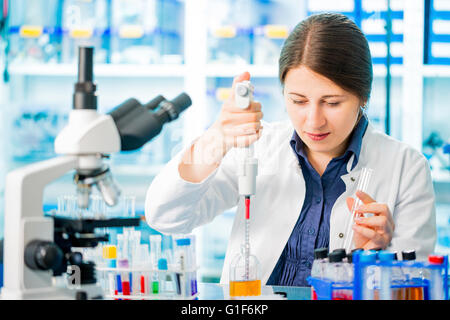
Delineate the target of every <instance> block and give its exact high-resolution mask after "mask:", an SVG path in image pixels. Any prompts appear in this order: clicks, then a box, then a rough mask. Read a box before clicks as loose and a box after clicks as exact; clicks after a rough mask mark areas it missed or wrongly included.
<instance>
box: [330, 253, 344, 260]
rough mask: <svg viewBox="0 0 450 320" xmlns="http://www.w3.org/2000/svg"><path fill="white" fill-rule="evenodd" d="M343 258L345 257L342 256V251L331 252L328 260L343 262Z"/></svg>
mask: <svg viewBox="0 0 450 320" xmlns="http://www.w3.org/2000/svg"><path fill="white" fill-rule="evenodd" d="M343 258H344V257H343V256H342V253H341V252H331V253H330V254H329V255H328V261H330V262H342V259H343Z"/></svg>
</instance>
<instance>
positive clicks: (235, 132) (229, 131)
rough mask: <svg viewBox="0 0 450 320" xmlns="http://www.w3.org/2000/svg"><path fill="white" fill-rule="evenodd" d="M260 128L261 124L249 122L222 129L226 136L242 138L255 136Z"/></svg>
mask: <svg viewBox="0 0 450 320" xmlns="http://www.w3.org/2000/svg"><path fill="white" fill-rule="evenodd" d="M261 128H262V125H261V122H250V123H244V124H241V125H236V126H233V127H231V126H230V127H226V128H224V129H223V131H224V133H225V134H226V135H231V136H242V135H251V134H256V133H258V131H259V130H260V129H261Z"/></svg>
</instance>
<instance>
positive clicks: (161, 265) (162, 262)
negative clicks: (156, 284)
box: [158, 258, 167, 270]
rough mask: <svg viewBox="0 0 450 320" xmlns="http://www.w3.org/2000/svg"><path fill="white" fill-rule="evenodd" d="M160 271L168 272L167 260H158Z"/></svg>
mask: <svg viewBox="0 0 450 320" xmlns="http://www.w3.org/2000/svg"><path fill="white" fill-rule="evenodd" d="M158 269H159V270H167V259H164V258H161V259H159V260H158Z"/></svg>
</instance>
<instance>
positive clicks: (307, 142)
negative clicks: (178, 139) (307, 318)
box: [145, 14, 436, 286]
mask: <svg viewBox="0 0 450 320" xmlns="http://www.w3.org/2000/svg"><path fill="white" fill-rule="evenodd" d="M279 78H280V82H281V85H282V89H283V96H284V102H285V106H286V110H287V113H288V115H289V118H290V119H289V121H284V122H277V123H267V122H262V120H261V119H262V117H263V113H262V111H261V104H260V103H258V102H253V103H251V105H250V106H249V108H248V109H246V110H242V109H239V108H237V107H236V105H235V101H234V87H235V85H236V83H238V82H240V81H244V80H249V79H250V74H249V73H248V72H244V73H243V74H241V75H239V76H237V77H236V78H235V79H234V81H233V88H232V89H233V90H232V91H231V92H232V94H231V97H230V98H229V99H228V101H226V102H225V103H224V104H223V106H222V110H221V112H220V115H219V117H218V119H217V121H216V122H215V123H214V124H213V125H212V126H211V127H210V128H209V129H208V130H207V131H206V132H205V133H204V134H202V135H201V136H200V137H198V138H197V139H195V140H194V141H193V142H192V144H190V145H189V146H188V147H187V148H186V149H185V150H183V151H181V152H180V153H179V154H178V155H176V156H175V157H174V158H173V159H172V160H171V161H170V162H169V163H168V164H167V165H166V166H165V167H164V168H163V170H162V171H161V172H160V173H159V174H158V175H157V176H156V177H155V179H154V180H153V182H152V184H151V185H150V187H149V189H148V192H147V199H146V204H145V210H146V219H147V222H148V223H149V225H150V226H151V227H153V228H155V229H156V230H159V231H160V232H162V233H168V234H171V233H189V232H191V231H192V230H193V229H194V228H196V227H198V226H201V225H204V224H206V223H208V222H210V221H212V220H213V219H214V217H216V216H217V215H219V214H221V213H222V212H224V211H225V210H227V209H230V208H233V207H235V206H237V205H238V211H237V212H238V214H236V216H235V219H234V223H233V227H232V231H231V236H230V239H229V243H228V248H227V252H226V257H225V262H224V268H223V271H222V278H221V283H228V281H229V265H230V262H231V259H232V258H233V257H234V256H235V255H236V254H238V253H239V252H240V245H241V244H242V243H243V235H244V215H243V214H239V212H241V211H239V210H241V209H242V207H241V206H242V202H240V201H239V193H238V187H237V174H236V169H237V166H238V159H239V157H240V156H241V153H242V149H240V148H236V147H245V146H248V145H250V144H253V145H254V150H255V156H256V157H257V158H258V160H259V171H258V176H257V186H256V195H255V196H253V197H252V199H251V201H252V204H251V231H250V243H251V251H252V254H254V255H255V256H256V257H257V258H258V259H259V261H260V266H261V281H262V283H263V284H268V285H298V286H303V285H307V282H306V277H307V276H308V275H309V274H310V270H311V265H312V262H313V259H314V257H313V253H314V249H315V248H319V247H329V249H330V251H332V250H334V249H337V248H342V247H343V246H344V243H345V240H346V238H347V237H348V236H349V235H348V234H347V231H346V228H345V227H346V223H347V221H349V216H350V210H351V207H352V204H353V201H355V195H356V196H357V197H359V199H360V200H361V201H362V203H363V204H362V205H361V206H360V207H359V209H358V212H359V213H361V214H367V213H370V214H371V215H368V216H367V217H362V218H360V219H357V221H356V223H355V225H354V227H353V233H354V235H353V238H352V242H351V243H352V248H363V249H373V248H383V249H387V250H392V251H398V252H400V251H402V250H407V249H414V250H416V254H417V256H418V259H425V258H426V256H427V255H428V254H430V253H431V252H432V251H433V249H434V246H435V241H436V224H435V204H434V191H433V185H432V180H431V175H430V170H429V166H428V163H427V161H426V159H425V158H424V157H423V156H422V154H421V153H420V152H418V151H416V150H415V149H413V148H411V147H410V146H408V145H406V144H405V143H402V142H399V141H397V140H395V139H393V138H391V137H389V136H387V135H385V134H384V133H382V132H380V131H378V130H376V129H375V128H374V127H373V126H372V125H371V124H370V122H369V121H368V119H367V116H366V115H365V112H364V111H365V108H366V105H367V102H368V100H369V97H370V91H371V85H372V64H371V56H370V51H369V46H368V43H367V40H366V38H365V37H364V35H363V34H362V33H361V31H360V30H359V28H358V27H357V26H356V25H355V24H354V23H353V22H352V21H351V20H349V19H348V18H346V17H345V16H343V15H341V14H319V15H315V16H311V17H309V18H307V19H306V20H304V21H302V22H300V23H299V24H298V25H297V26H296V28H295V29H294V30H293V32H292V33H291V34H290V35H289V37H288V38H287V40H286V41H285V43H284V45H283V48H282V51H281V54H280V59H279ZM276 107H281V106H265V108H276ZM364 167H367V168H371V169H372V170H373V175H372V178H371V181H370V185H369V186H368V189H367V190H366V193H363V192H359V191H357V190H356V188H357V183H358V178H359V176H360V173H361V170H362V168H364Z"/></svg>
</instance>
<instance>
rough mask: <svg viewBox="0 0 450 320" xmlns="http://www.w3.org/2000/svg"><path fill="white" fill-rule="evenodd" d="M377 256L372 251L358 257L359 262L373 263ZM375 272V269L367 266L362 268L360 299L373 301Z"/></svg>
mask: <svg viewBox="0 0 450 320" xmlns="http://www.w3.org/2000/svg"><path fill="white" fill-rule="evenodd" d="M376 256H377V254H376V253H375V252H374V251H371V250H369V251H364V252H362V253H361V254H360V255H359V259H360V260H359V261H360V262H363V263H375V262H376ZM375 272H376V267H375V266H373V265H368V266H365V267H364V268H363V274H362V281H363V286H362V299H363V300H374V298H375V294H374V293H375Z"/></svg>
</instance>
